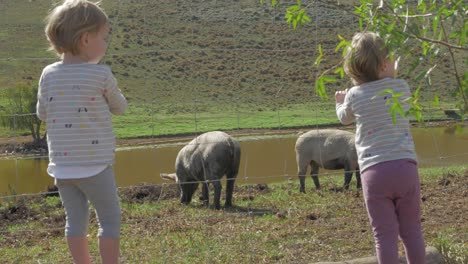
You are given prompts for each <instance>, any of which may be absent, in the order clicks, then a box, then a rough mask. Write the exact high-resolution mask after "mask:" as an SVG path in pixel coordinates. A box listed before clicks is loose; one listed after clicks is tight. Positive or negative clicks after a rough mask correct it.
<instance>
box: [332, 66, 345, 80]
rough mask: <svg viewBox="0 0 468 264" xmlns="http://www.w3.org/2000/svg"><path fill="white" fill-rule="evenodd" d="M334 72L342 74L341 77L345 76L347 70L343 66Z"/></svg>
mask: <svg viewBox="0 0 468 264" xmlns="http://www.w3.org/2000/svg"><path fill="white" fill-rule="evenodd" d="M334 73H336V74H340V78H341V79H343V78H344V75H345V72H344V69H343V67H338V68H337V69H336V70H335V71H334Z"/></svg>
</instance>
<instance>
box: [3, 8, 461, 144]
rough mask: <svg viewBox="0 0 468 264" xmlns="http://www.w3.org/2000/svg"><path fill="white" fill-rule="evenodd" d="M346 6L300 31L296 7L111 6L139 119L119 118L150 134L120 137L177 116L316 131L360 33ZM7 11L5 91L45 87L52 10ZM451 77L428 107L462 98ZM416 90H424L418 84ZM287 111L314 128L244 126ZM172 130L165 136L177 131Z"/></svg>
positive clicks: (427, 95) (116, 55) (124, 77)
mask: <svg viewBox="0 0 468 264" xmlns="http://www.w3.org/2000/svg"><path fill="white" fill-rule="evenodd" d="M285 2H287V1H285ZM346 2H350V1H341V3H344V4H338V3H337V2H335V1H319V2H313V3H311V6H310V8H309V15H310V16H311V17H312V20H313V21H312V23H310V24H308V25H306V26H305V27H303V28H301V29H299V30H296V31H294V30H292V29H291V28H290V27H288V25H286V23H285V22H284V13H283V12H284V9H285V6H287V5H288V4H289V3H283V6H281V7H279V8H278V9H277V10H275V9H274V8H272V7H269V6H267V5H263V4H261V3H260V1H247V0H238V1H217V0H211V1H203V0H193V1H171V0H163V1H149V0H148V1H141V0H129V1H103V7H104V8H105V10H106V11H107V13H108V14H109V17H110V18H111V20H112V28H113V31H112V39H111V43H110V47H109V49H108V55H107V56H106V57H105V59H104V61H103V63H105V64H108V65H110V66H111V67H112V70H113V72H114V73H115V75H116V77H117V79H118V81H119V84H120V87H121V89H122V90H123V92H124V93H125V95H126V97H127V98H128V99H129V102H130V105H131V107H130V110H129V116H127V117H126V118H124V119H116V123H117V124H116V126H117V130H118V131H119V128H118V127H119V125H122V126H123V125H127V126H128V125H129V124H132V123H134V124H135V125H140V126H141V124H145V128H144V131H133V132H129V131H123V132H120V135H121V136H138V135H148V133H149V129H154V127H155V126H156V127H164V126H165V125H166V123H171V122H172V123H171V124H172V125H173V122H177V121H174V120H175V119H174V120H172V121H170V120H169V121H168V120H166V118H167V117H168V116H171V115H174V116H177V118H176V119H177V120H179V121H180V122H182V123H184V122H185V123H186V122H190V123H193V122H195V123H196V122H197V121H194V119H197V118H198V119H200V118H204V117H206V118H210V117H213V115H215V116H216V117H215V119H217V120H225V119H236V118H237V126H238V127H251V128H252V127H257V126H260V127H261V126H266V127H268V126H288V125H301V124H310V123H313V121H312V122H311V121H309V120H310V119H311V118H312V119H314V118H315V119H317V113H318V114H319V115H325V116H332V115H331V114H330V113H331V112H333V106H332V105H333V101H332V98H330V99H328V100H324V99H319V98H318V97H317V96H316V95H315V92H314V82H315V78H316V76H317V75H318V74H319V73H320V72H321V71H323V70H324V69H326V68H327V67H329V66H330V65H334V64H336V63H337V62H338V61H339V54H336V53H335V51H334V46H335V45H336V43H337V40H338V37H337V35H338V34H340V35H343V36H345V37H348V38H349V37H351V36H352V34H353V32H355V31H358V29H359V28H358V24H357V20H356V18H355V17H353V15H352V14H351V11H352V6H351V5H350V4H347V3H346ZM314 3H315V4H314ZM0 5H1V6H2V8H1V9H0V17H1V19H0V23H1V26H0V87H9V86H14V85H15V84H16V83H19V82H26V83H30V84H31V85H35V84H36V83H37V80H38V78H39V76H40V73H41V70H42V68H43V67H44V66H45V65H47V64H48V63H51V62H53V61H55V60H56V59H55V58H54V54H53V53H52V52H50V51H47V43H46V40H45V37H44V34H43V27H44V22H43V19H44V17H45V16H46V14H47V12H48V10H49V9H50V8H51V1H45V0H30V1H28V2H26V1H14V0H0ZM319 43H320V44H322V46H323V47H324V53H325V55H326V56H327V57H326V60H325V61H323V62H322V65H321V66H320V68H319V69H317V68H316V67H314V60H315V58H316V56H317V54H316V47H317V45H318V44H319ZM401 65H402V69H401V71H400V72H401V76H402V77H403V78H406V77H409V76H407V75H406V74H407V71H408V66H407V65H405V64H404V61H403V63H402V64H401ZM451 71H452V69H451V68H450V64H449V62H448V60H447V61H442V62H441V64H440V66H439V67H437V68H436V69H435V73H434V76H435V77H434V78H433V86H432V87H424V88H423V90H422V97H423V99H425V100H431V99H432V98H433V95H434V94H436V93H437V94H440V96H441V101H442V102H445V103H449V104H450V103H452V102H453V101H454V97H453V96H452V95H451V94H450V93H449V92H448V91H452V90H453V89H452V87H454V86H455V84H456V82H455V79H453V77H452V76H451V75H450V72H451ZM437 76H438V77H437ZM410 84H411V85H412V87H414V89H415V88H416V87H417V85H418V84H416V83H411V81H410ZM350 85H351V84H350V82H349V81H348V80H342V81H340V82H338V83H337V84H336V85H335V86H331V87H329V95H331V94H333V93H334V91H335V90H336V89H337V88H339V89H343V88H346V87H348V86H350ZM278 109H282V111H283V110H284V111H292V112H291V113H292V114H291V115H289V116H286V117H284V118H283V119H282V120H285V119H291V118H294V117H296V118H298V119H302V120H305V121H297V122H292V123H283V122H284V121H272V122H273V123H274V122H277V123H280V122H281V123H280V124H279V125H274V124H263V123H258V122H255V121H252V122H250V121H246V123H245V124H240V125H239V123H242V122H243V120H246V118H247V117H246V116H250V115H252V113H255V114H257V113H262V112H264V113H267V112H268V111H270V112H268V114H265V116H262V115H261V114H260V115H259V116H258V117H256V118H257V119H271V118H274V117H272V116H271V115H272V114H273V116H274V111H275V110H278ZM295 109H300V110H298V111H295ZM271 111H273V112H271ZM293 112H294V113H293ZM312 113H313V114H314V116H312V117H311V116H310V114H312ZM220 114H223V116H220ZM194 115H195V116H194ZM278 116H279V114H278ZM278 118H279V117H278ZM157 120H160V121H159V122H158V121H157ZM229 122H231V121H228V122H227V123H229ZM234 123H235V121H234ZM172 125H170V127H171V128H170V129H166V130H164V129H163V130H160V131H158V132H157V133H159V134H167V133H170V132H171V131H174V129H173V127H172ZM224 125H226V126H228V127H231V128H232V126H235V125H232V124H226V122H224V123H223V122H222V123H219V124H214V125H212V126H211V125H207V126H205V128H203V126H202V127H199V126H198V125H197V124H195V125H194V127H193V126H192V125H191V127H192V128H183V129H181V131H189V130H192V131H196V130H207V129H210V128H224V127H223V126H224ZM175 126H177V125H175ZM135 129H136V130H138V128H135ZM118 133H119V132H118ZM151 133H154V132H151Z"/></svg>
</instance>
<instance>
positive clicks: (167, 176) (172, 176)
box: [159, 173, 179, 182]
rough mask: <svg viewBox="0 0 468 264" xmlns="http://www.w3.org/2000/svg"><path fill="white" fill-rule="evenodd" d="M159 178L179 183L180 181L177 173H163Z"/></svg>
mask: <svg viewBox="0 0 468 264" xmlns="http://www.w3.org/2000/svg"><path fill="white" fill-rule="evenodd" d="M159 176H160V177H161V178H162V179H165V180H170V181H175V182H179V179H178V178H177V175H176V174H175V173H161V174H159Z"/></svg>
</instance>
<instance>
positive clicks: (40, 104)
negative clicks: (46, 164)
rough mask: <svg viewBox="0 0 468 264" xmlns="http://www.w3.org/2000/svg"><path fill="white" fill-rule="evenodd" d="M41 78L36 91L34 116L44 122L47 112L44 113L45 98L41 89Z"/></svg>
mask: <svg viewBox="0 0 468 264" xmlns="http://www.w3.org/2000/svg"><path fill="white" fill-rule="evenodd" d="M42 77H43V76H41V78H40V80H39V88H38V89H37V104H36V115H37V117H38V118H39V119H40V120H42V121H46V119H47V112H46V102H47V97H46V96H45V95H44V90H43V89H42Z"/></svg>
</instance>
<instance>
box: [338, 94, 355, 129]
mask: <svg viewBox="0 0 468 264" xmlns="http://www.w3.org/2000/svg"><path fill="white" fill-rule="evenodd" d="M346 95H348V89H346V90H344V91H337V92H336V93H335V101H336V115H337V117H338V119H339V120H340V122H341V123H342V124H343V125H349V124H351V123H352V122H353V121H354V120H355V119H356V117H355V116H354V113H353V110H352V109H351V103H350V102H349V96H346Z"/></svg>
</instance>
